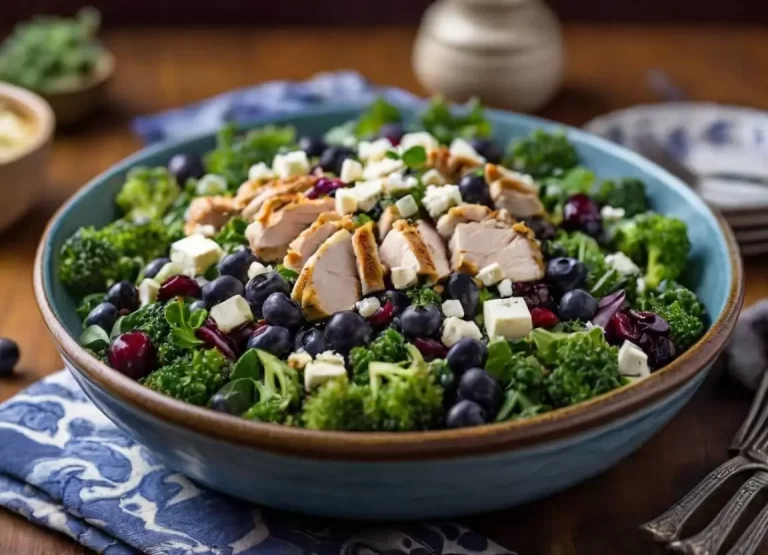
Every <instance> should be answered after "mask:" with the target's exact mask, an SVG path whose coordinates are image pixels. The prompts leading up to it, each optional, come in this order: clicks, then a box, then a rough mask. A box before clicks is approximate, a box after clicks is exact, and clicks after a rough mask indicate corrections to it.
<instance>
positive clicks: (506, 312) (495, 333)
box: [483, 297, 533, 339]
mask: <svg viewBox="0 0 768 555" xmlns="http://www.w3.org/2000/svg"><path fill="white" fill-rule="evenodd" d="M483 321H484V322H485V331H486V333H488V337H490V338H494V337H503V338H504V339H520V338H521V337H525V336H526V335H528V334H529V333H530V331H531V330H532V329H533V322H532V321H531V313H530V312H529V311H528V307H527V306H526V304H525V300H524V299H523V298H522V297H508V298H506V299H491V300H488V301H485V302H484V303H483Z"/></svg>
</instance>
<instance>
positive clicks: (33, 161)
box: [0, 83, 55, 231]
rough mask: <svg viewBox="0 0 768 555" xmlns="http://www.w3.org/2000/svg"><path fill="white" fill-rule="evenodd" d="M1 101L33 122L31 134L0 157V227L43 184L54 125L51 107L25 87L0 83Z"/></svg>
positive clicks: (19, 211)
mask: <svg viewBox="0 0 768 555" xmlns="http://www.w3.org/2000/svg"><path fill="white" fill-rule="evenodd" d="M0 102H2V103H6V104H8V105H9V106H10V107H11V109H13V110H14V111H17V112H18V113H19V115H20V116H21V117H23V118H25V119H28V121H30V122H31V124H32V129H33V131H32V138H31V140H30V141H29V143H28V144H27V145H26V146H24V147H22V148H20V149H19V150H18V152H16V153H15V155H14V156H13V158H11V159H10V160H5V161H0V198H2V206H1V207H0V231H3V230H4V229H5V228H6V227H8V226H9V225H11V224H12V223H13V222H15V221H16V220H18V219H19V218H21V216H23V215H24V213H26V211H27V210H29V208H30V207H31V206H32V205H33V204H34V203H35V201H37V199H38V198H40V195H41V194H42V192H43V189H44V188H45V183H46V177H47V176H46V170H47V167H48V155H49V152H50V146H51V140H52V138H53V131H54V127H55V119H54V115H53V111H52V110H51V107H50V106H49V105H48V103H47V102H46V101H45V100H43V99H42V98H41V97H39V96H38V95H36V94H35V93H32V92H30V91H28V90H26V89H22V88H19V87H15V86H13V85H8V84H6V83H0Z"/></svg>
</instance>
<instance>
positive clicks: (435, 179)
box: [421, 168, 448, 187]
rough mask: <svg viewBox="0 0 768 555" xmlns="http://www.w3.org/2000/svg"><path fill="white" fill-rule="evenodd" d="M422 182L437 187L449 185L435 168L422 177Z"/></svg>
mask: <svg viewBox="0 0 768 555" xmlns="http://www.w3.org/2000/svg"><path fill="white" fill-rule="evenodd" d="M421 182H422V183H424V185H427V186H429V185H437V186H438V187H440V186H442V185H445V184H446V183H448V182H447V181H446V180H445V178H444V177H443V174H441V173H440V172H439V171H437V170H436V169H434V168H433V169H431V170H427V171H425V172H424V175H422V176H421Z"/></svg>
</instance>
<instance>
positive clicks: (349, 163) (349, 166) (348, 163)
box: [339, 158, 363, 183]
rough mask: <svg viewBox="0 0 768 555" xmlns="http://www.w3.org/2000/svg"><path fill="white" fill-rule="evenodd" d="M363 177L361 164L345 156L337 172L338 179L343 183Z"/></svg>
mask: <svg viewBox="0 0 768 555" xmlns="http://www.w3.org/2000/svg"><path fill="white" fill-rule="evenodd" d="M361 177H363V165H362V164H361V163H360V162H358V161H357V160H353V159H352V158H346V159H345V160H344V161H343V162H342V163H341V172H340V173H339V179H341V180H342V181H343V182H344V183H352V182H353V181H357V180H358V179H360V178H361Z"/></svg>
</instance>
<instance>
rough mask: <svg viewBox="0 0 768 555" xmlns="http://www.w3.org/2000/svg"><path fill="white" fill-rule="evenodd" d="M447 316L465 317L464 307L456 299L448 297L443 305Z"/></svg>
mask: <svg viewBox="0 0 768 555" xmlns="http://www.w3.org/2000/svg"><path fill="white" fill-rule="evenodd" d="M442 309H443V314H445V316H446V318H451V317H453V318H464V307H463V306H461V302H460V301H457V300H456V299H448V300H447V301H445V302H444V303H443V306H442Z"/></svg>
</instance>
